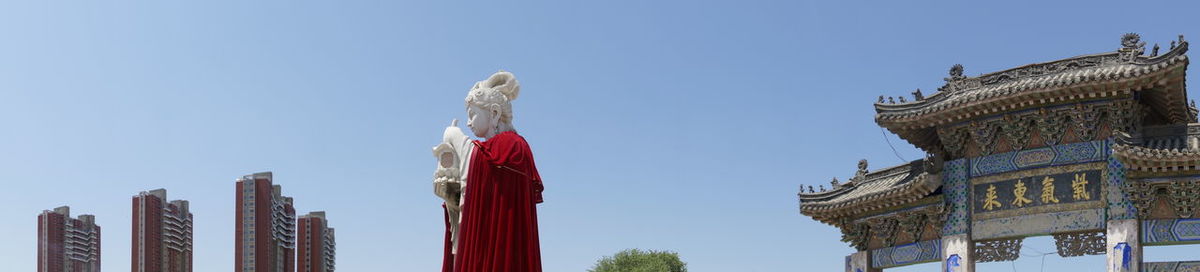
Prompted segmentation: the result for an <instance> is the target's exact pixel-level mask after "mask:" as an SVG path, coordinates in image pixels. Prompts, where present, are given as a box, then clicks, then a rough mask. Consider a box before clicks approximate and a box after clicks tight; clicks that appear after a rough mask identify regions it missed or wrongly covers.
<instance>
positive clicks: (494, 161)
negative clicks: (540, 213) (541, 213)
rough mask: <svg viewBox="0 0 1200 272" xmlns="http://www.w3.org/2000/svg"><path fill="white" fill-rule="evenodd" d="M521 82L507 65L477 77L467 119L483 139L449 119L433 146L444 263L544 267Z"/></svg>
mask: <svg viewBox="0 0 1200 272" xmlns="http://www.w3.org/2000/svg"><path fill="white" fill-rule="evenodd" d="M520 86H521V85H520V84H519V83H518V82H517V79H516V77H514V76H513V74H512V73H509V72H505V71H500V72H496V73H495V74H492V75H491V76H490V77H488V78H487V79H486V80H483V81H479V82H476V83H475V85H474V86H473V87H471V91H470V92H468V93H467V98H466V101H465V102H466V107H467V118H468V120H467V127H469V128H470V129H471V132H472V133H473V134H474V135H475V136H476V137H479V138H482V140H478V141H476V140H471V139H470V137H468V136H467V135H466V134H465V133H463V131H462V129H459V128H458V126H457V122H455V121H451V123H450V127H447V128H446V130H445V131H444V132H443V133H442V143H441V144H438V145H437V146H435V147H434V148H433V155H434V157H436V158H437V159H438V166H437V171H436V172H434V179H433V191H434V194H435V195H437V196H438V197H441V198H442V199H443V200H445V207H446V231H445V235H446V244H445V248H444V250H445V252H444V255H443V259H442V265H443V268H442V270H443V271H455V272H468V271H530V272H540V271H541V267H542V266H541V249H540V243H539V239H538V228H537V205H538V204H539V203H542V202H543V199H542V191H543V189H544V186H543V183H542V178H541V175H539V174H538V171H537V166H536V165H535V164H534V159H533V151H532V149H531V148H530V147H529V144H528V142H526V141H525V137H523V136H521V135H520V134H517V132H516V130H515V129H513V124H512V121H513V110H512V101H513V100H516V99H517V96H518V94H520V92H521V87H520ZM499 260H507V261H499Z"/></svg>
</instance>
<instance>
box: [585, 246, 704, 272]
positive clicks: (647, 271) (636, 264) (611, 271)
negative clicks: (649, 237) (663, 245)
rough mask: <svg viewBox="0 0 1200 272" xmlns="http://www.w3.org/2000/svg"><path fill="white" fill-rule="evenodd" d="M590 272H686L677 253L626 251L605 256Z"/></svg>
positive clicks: (685, 265)
mask: <svg viewBox="0 0 1200 272" xmlns="http://www.w3.org/2000/svg"><path fill="white" fill-rule="evenodd" d="M588 271H590V272H687V263H684V262H683V261H681V260H679V253H675V252H671V251H654V250H640V249H636V248H634V249H626V250H622V251H621V252H617V254H613V255H612V256H605V257H604V258H601V259H600V260H599V261H596V265H595V266H593V267H592V269H590V270H588Z"/></svg>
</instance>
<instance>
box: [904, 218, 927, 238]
mask: <svg viewBox="0 0 1200 272" xmlns="http://www.w3.org/2000/svg"><path fill="white" fill-rule="evenodd" d="M900 218H901V219H900V230H901V231H903V232H906V233H909V234H912V237H913V241H914V242H916V241H920V240H921V234H923V232H925V224H928V223H929V221H928V220H927V218H926V215H925V213H922V212H913V213H908V214H903V215H901V217H900Z"/></svg>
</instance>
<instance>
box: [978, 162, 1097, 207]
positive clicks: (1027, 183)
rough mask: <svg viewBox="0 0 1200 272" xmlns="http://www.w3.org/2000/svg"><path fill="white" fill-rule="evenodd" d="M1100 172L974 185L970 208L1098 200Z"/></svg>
mask: <svg viewBox="0 0 1200 272" xmlns="http://www.w3.org/2000/svg"><path fill="white" fill-rule="evenodd" d="M1101 174H1102V173H1101V171H1100V170H1086V171H1078V172H1068V173H1060V174H1052V175H1035V176H1029V177H1023V178H1018V179H1009V180H1001V181H997V182H990V183H984V184H975V185H974V190H973V193H972V196H973V199H974V202H975V204H974V205H973V209H974V212H975V213H986V212H995V211H1003V210H1010V209H1021V208H1029V207H1037V206H1043V205H1055V204H1067V203H1076V202H1085V201H1092V200H1099V199H1100V198H1099V197H1100V183H1101Z"/></svg>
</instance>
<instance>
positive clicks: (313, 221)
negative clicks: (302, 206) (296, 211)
mask: <svg viewBox="0 0 1200 272" xmlns="http://www.w3.org/2000/svg"><path fill="white" fill-rule="evenodd" d="M297 225H299V226H300V228H299V231H298V233H297V234H298V235H299V237H300V239H298V240H297V242H296V252H298V253H299V254H298V255H297V256H296V260H297V261H299V262H300V263H299V264H297V265H296V267H297V268H299V269H300V272H333V267H334V262H333V260H334V255H335V253H336V252H337V250H336V249H337V243H335V242H334V239H333V228H330V227H329V220H327V219H325V212H324V211H318V212H309V213H308V214H306V215H303V216H300V220H299V223H298V224H297Z"/></svg>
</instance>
